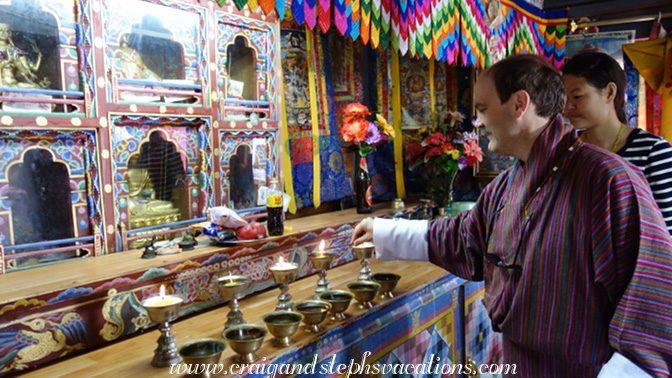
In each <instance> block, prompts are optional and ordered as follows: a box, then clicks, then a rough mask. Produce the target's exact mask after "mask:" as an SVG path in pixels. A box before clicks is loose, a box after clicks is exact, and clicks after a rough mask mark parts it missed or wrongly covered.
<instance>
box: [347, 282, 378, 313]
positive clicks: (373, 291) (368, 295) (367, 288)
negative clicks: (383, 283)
mask: <svg viewBox="0 0 672 378" xmlns="http://www.w3.org/2000/svg"><path fill="white" fill-rule="evenodd" d="M348 289H349V290H350V291H351V292H352V293H353V294H354V295H355V299H357V302H359V303H358V304H357V308H359V309H362V310H365V309H369V308H372V307H373V305H372V304H371V301H372V300H374V299H375V298H376V295H378V290H380V284H378V283H375V282H373V281H357V282H351V283H349V284H348Z"/></svg>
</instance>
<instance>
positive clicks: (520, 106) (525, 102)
mask: <svg viewBox="0 0 672 378" xmlns="http://www.w3.org/2000/svg"><path fill="white" fill-rule="evenodd" d="M511 100H513V106H514V112H515V116H516V118H520V117H521V116H522V115H523V114H525V112H526V111H527V108H528V107H529V106H530V94H529V93H527V91H524V90H522V89H521V90H519V91H517V92H516V93H514V94H513V95H511Z"/></svg>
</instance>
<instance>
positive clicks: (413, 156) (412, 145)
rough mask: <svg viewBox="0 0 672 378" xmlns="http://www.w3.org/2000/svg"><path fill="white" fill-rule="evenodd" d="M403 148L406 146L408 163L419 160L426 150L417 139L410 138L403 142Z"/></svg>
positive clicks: (411, 163)
mask: <svg viewBox="0 0 672 378" xmlns="http://www.w3.org/2000/svg"><path fill="white" fill-rule="evenodd" d="M404 148H406V158H407V159H408V164H410V165H413V164H415V163H417V162H419V161H421V160H422V159H423V157H424V155H425V151H426V150H427V149H426V148H425V147H423V146H422V143H421V142H420V141H419V140H415V139H410V140H408V141H406V143H404Z"/></svg>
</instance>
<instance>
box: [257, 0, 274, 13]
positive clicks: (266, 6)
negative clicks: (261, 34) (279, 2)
mask: <svg viewBox="0 0 672 378" xmlns="http://www.w3.org/2000/svg"><path fill="white" fill-rule="evenodd" d="M259 6H261V10H262V11H264V14H265V15H267V16H268V15H270V14H271V12H273V9H275V0H259Z"/></svg>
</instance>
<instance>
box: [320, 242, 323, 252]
mask: <svg viewBox="0 0 672 378" xmlns="http://www.w3.org/2000/svg"><path fill="white" fill-rule="evenodd" d="M322 251H324V239H322V241H321V242H320V252H322Z"/></svg>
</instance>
